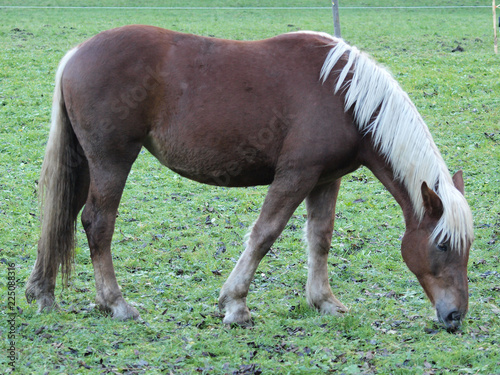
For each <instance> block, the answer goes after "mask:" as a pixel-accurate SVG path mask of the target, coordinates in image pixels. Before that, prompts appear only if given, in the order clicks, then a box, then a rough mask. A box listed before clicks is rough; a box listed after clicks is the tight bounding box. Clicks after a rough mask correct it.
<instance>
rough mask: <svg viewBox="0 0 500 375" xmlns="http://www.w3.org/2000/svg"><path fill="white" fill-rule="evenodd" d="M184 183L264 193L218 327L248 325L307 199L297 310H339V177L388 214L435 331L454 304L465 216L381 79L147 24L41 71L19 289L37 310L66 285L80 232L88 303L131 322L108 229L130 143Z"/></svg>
mask: <svg viewBox="0 0 500 375" xmlns="http://www.w3.org/2000/svg"><path fill="white" fill-rule="evenodd" d="M143 146H144V147H145V148H146V149H148V150H149V151H150V152H151V153H152V154H153V155H154V156H155V157H156V158H157V159H158V160H159V161H160V162H161V163H162V164H164V165H165V166H167V167H169V168H170V169H172V170H173V171H175V172H177V173H178V174H180V175H182V176H184V177H187V178H190V179H192V180H195V181H198V182H202V183H206V184H213V185H222V186H228V187H241V186H256V185H270V186H269V190H268V193H267V196H266V198H265V200H264V204H263V206H262V209H261V212H260V215H259V217H258V219H257V221H256V222H255V224H254V226H253V228H252V230H251V234H250V236H249V240H248V243H247V244H246V249H245V251H244V252H243V253H242V255H241V257H240V259H239V260H238V262H237V264H236V266H235V267H234V269H233V271H232V272H231V274H230V275H229V278H228V279H227V281H226V282H225V284H224V285H223V287H222V290H221V292H220V297H219V306H220V308H221V309H223V310H225V317H224V320H223V321H224V323H233V322H235V323H245V322H248V321H249V320H250V319H251V317H250V311H249V309H248V307H247V305H246V297H247V294H248V289H249V285H250V283H251V281H252V278H253V276H254V273H255V271H256V269H257V266H258V264H259V262H260V261H261V259H262V258H263V257H264V255H265V254H266V253H267V252H268V250H269V248H270V247H271V245H272V244H273V242H274V241H275V240H276V238H277V237H278V236H279V234H280V233H281V231H282V230H283V228H284V227H285V225H286V223H287V221H288V220H289V218H290V216H291V215H292V214H293V212H294V211H295V209H296V208H297V206H298V205H299V204H300V203H301V202H302V201H304V200H305V201H306V206H307V230H306V237H307V242H308V250H309V251H308V278H307V285H306V297H307V301H308V303H309V305H310V306H312V307H314V308H316V309H317V310H319V311H320V312H321V313H324V314H340V313H344V312H346V311H347V309H346V307H345V306H344V305H343V304H342V303H341V302H340V301H338V300H337V298H335V296H334V295H333V293H332V290H331V288H330V285H329V282H328V271H327V257H328V251H329V249H330V243H331V237H332V231H333V222H334V218H335V214H334V210H335V203H336V199H337V194H338V191H339V188H340V179H341V177H342V176H344V175H345V174H347V173H350V172H352V171H354V170H356V169H357V168H358V167H360V166H361V165H364V166H366V167H368V168H369V169H370V170H371V171H372V172H373V174H374V175H375V176H376V177H377V178H378V179H379V180H380V181H381V182H382V183H383V184H384V186H385V187H386V188H387V189H388V190H389V192H390V193H391V194H392V195H393V196H394V198H395V199H396V201H397V202H398V203H399V205H400V206H401V208H402V211H403V214H404V218H405V223H406V232H405V234H404V237H403V240H402V244H401V251H402V255H403V259H404V261H405V262H406V264H407V265H408V267H409V268H410V270H411V271H412V272H413V273H414V274H415V275H416V277H417V278H418V280H419V282H420V284H421V285H422V287H423V289H424V291H425V293H426V294H427V296H428V297H429V299H430V300H431V302H432V303H433V305H434V306H435V308H436V312H437V316H438V318H439V320H440V321H442V322H443V323H444V325H445V326H446V327H447V328H448V329H450V330H454V329H456V328H457V327H459V325H460V323H461V320H462V319H463V317H464V315H465V314H466V311H467V308H468V284H467V261H468V257H469V249H470V246H471V243H472V241H473V225H472V215H471V211H470V209H469V206H468V204H467V202H466V200H465V198H464V196H463V193H464V183H463V179H462V173H461V171H459V172H458V173H456V174H455V175H454V176H453V178H452V177H451V175H450V174H449V172H448V169H447V167H446V165H445V163H444V161H443V159H442V157H441V155H440V153H439V151H438V149H437V147H436V145H435V144H434V141H433V139H432V137H431V135H430V133H429V130H428V128H427V126H426V125H425V123H424V121H423V120H422V118H421V116H420V115H419V113H418V112H417V110H416V108H415V107H414V105H413V104H412V102H411V101H410V99H409V97H408V95H407V94H406V93H405V92H404V91H403V90H402V89H401V87H400V86H399V85H398V84H397V82H396V81H395V80H394V79H393V78H392V76H391V75H390V74H389V73H388V72H387V71H386V70H384V69H383V68H381V67H380V66H378V65H377V64H376V63H375V62H374V61H373V60H372V59H371V58H369V57H368V56H367V55H365V54H363V53H361V52H360V51H359V50H357V49H356V48H354V47H350V46H348V45H347V44H346V43H345V42H344V41H342V40H340V39H336V38H333V37H331V36H329V35H327V34H324V33H315V32H298V33H288V34H284V35H280V36H276V37H274V38H270V39H267V40H261V41H231V40H222V39H216V38H208V37H200V36H194V35H189V34H183V33H178V32H173V31H168V30H164V29H160V28H156V27H150V26H126V27H122V28H118V29H113V30H109V31H105V32H102V33H100V34H98V35H97V36H95V37H93V38H91V39H90V40H88V41H86V42H84V43H82V44H81V45H79V46H78V47H76V48H74V49H72V50H71V51H70V52H68V53H67V54H66V56H65V57H64V58H63V60H62V61H61V63H60V66H59V69H58V71H57V75H56V88H55V93H54V102H53V109H52V125H51V130H50V135H49V141H48V144H47V149H46V153H45V158H44V161H43V166H42V172H41V178H40V189H41V196H42V198H43V199H42V200H43V202H42V210H43V211H42V227H41V237H40V240H39V243H38V256H37V259H36V264H35V266H34V269H33V271H32V273H31V276H30V278H29V281H28V284H27V287H26V296H27V299H28V300H29V301H31V300H34V299H36V300H37V301H38V304H39V310H40V311H41V310H43V309H46V308H47V309H50V308H52V307H53V306H54V305H55V298H54V288H55V284H56V276H57V273H58V269H59V267H60V266H61V271H62V274H63V275H64V276H65V279H64V280H63V281H65V282H67V280H68V275H69V274H70V271H71V268H72V263H73V249H74V241H75V239H74V238H75V226H76V219H77V216H78V213H79V212H80V210H81V209H82V208H83V207H85V208H84V209H83V213H82V216H81V220H82V223H83V227H84V229H85V232H86V234H87V238H88V243H89V247H90V255H91V258H92V264H93V266H94V273H95V282H96V291H97V297H96V299H97V304H98V305H99V306H100V308H102V309H104V310H107V311H110V312H111V313H112V314H113V317H114V318H117V319H131V318H132V319H136V318H138V316H139V313H138V311H137V310H136V309H135V308H134V307H132V306H131V305H129V304H128V303H127V302H126V301H125V299H124V298H123V296H122V293H121V291H120V287H119V286H118V283H117V281H116V277H115V272H114V269H113V263H112V258H111V250H110V246H111V239H112V236H113V231H114V226H115V218H116V214H117V209H118V205H119V202H120V198H121V196H122V192H123V189H124V186H125V182H126V180H127V176H128V174H129V171H130V169H131V167H132V164H133V163H134V161H135V160H136V158H137V155H138V154H139V152H140V150H141V149H142V147H143Z"/></svg>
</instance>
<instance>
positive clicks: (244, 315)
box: [222, 306, 252, 327]
mask: <svg viewBox="0 0 500 375" xmlns="http://www.w3.org/2000/svg"><path fill="white" fill-rule="evenodd" d="M222 323H223V324H238V325H241V326H245V327H246V326H249V325H252V316H251V315H250V310H249V309H248V307H246V306H240V307H238V308H237V309H235V310H233V311H226V315H225V316H224V319H223V320H222Z"/></svg>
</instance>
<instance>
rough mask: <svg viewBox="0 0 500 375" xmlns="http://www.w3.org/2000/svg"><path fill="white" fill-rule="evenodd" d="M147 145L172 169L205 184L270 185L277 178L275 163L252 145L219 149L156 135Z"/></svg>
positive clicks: (150, 150) (147, 141) (150, 137)
mask: <svg viewBox="0 0 500 375" xmlns="http://www.w3.org/2000/svg"><path fill="white" fill-rule="evenodd" d="M144 146H145V147H146V148H147V149H148V151H149V152H151V153H152V154H153V155H154V156H155V157H156V158H157V159H158V160H159V161H160V163H162V164H163V165H165V166H166V167H168V168H169V169H171V170H173V171H174V172H176V173H178V174H180V175H181V176H183V177H186V178H189V179H191V180H194V181H198V182H201V183H204V184H209V185H218V186H227V187H243V186H257V185H269V184H270V183H271V182H272V181H273V179H274V167H273V166H272V163H270V161H269V160H267V159H268V158H267V157H266V156H265V155H262V154H260V153H259V151H257V150H256V149H253V148H250V147H247V148H245V147H234V145H229V146H228V147H226V148H222V149H219V148H217V149H216V147H215V146H214V145H210V144H202V143H201V144H197V145H194V146H193V145H190V144H187V143H186V141H185V140H184V141H183V142H181V141H172V140H169V141H164V140H162V139H160V138H159V137H154V136H152V135H150V136H149V137H148V139H146V141H145V143H144Z"/></svg>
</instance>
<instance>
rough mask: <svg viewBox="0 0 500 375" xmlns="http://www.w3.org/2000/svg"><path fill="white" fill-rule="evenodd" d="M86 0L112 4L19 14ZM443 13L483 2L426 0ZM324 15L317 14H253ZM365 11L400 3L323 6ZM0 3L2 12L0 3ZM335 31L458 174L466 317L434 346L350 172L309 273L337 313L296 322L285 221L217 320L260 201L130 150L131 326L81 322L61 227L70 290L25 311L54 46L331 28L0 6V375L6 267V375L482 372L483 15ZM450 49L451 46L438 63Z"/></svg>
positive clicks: (497, 249)
mask: <svg viewBox="0 0 500 375" xmlns="http://www.w3.org/2000/svg"><path fill="white" fill-rule="evenodd" d="M94 3H95V4H97V3H98V4H102V5H106V6H111V5H127V4H128V2H125V1H118V0H117V1H111V0H108V1H106V2H81V1H80V2H79V1H76V0H75V1H65V2H63V1H52V0H46V1H41V0H30V1H28V0H26V1H24V2H23V4H29V5H54V4H56V5H82V4H85V5H95V4H94ZM436 3H437V2H433V1H430V0H429V1H425V2H422V4H427V5H429V4H436ZM457 3H458V5H489V3H488V2H480V1H458V2H452V1H446V2H439V4H442V5H451V4H457ZM485 3H486V4H485ZM141 4H144V5H149V6H155V5H159V6H175V5H177V6H179V5H183V6H185V5H191V6H206V5H207V4H215V5H219V6H223V5H231V6H232V5H238V6H242V5H249V4H250V5H254V2H250V1H238V2H228V1H223V0H220V1H216V2H210V3H209V2H205V1H189V2H179V1H177V2H175V1H155V0H150V1H147V2H143V3H141ZM325 4H326V6H328V5H329V2H326V3H325V2H323V1H299V0H297V1H293V2H285V1H262V2H259V5H271V6H283V5H295V6H301V5H315V6H324V5H325ZM366 4H372V5H379V6H380V5H386V4H387V5H398V4H399V5H401V4H403V5H405V4H406V5H407V3H406V2H402V1H396V0H394V1H389V0H387V1H383V0H378V1H374V2H368V1H361V0H359V1H352V2H350V3H349V4H347V2H343V3H342V4H341V5H366ZM419 4H420V3H419ZM1 5H19V3H18V2H17V1H15V2H14V1H8V0H1V1H0V6H1ZM341 21H342V31H343V36H344V38H345V39H346V40H348V41H349V42H350V43H352V44H354V45H356V46H358V47H359V48H361V49H363V50H365V51H367V52H368V53H370V54H371V55H372V56H374V57H375V58H376V59H377V60H378V61H380V62H381V63H382V64H384V65H385V66H387V67H388V68H389V69H390V70H391V71H392V72H393V74H394V75H395V77H396V78H397V79H398V81H399V82H400V83H401V85H402V86H403V88H404V89H405V90H406V91H407V92H408V93H409V95H410V96H411V98H412V99H413V100H414V102H415V104H416V106H417V107H418V108H419V110H420V112H421V114H422V115H423V117H424V118H425V120H426V121H427V123H428V125H429V128H430V130H431V132H432V133H433V136H434V139H435V141H436V143H437V145H438V147H439V148H440V150H441V152H442V154H443V157H444V159H445V160H446V162H447V164H448V166H449V168H450V171H452V172H454V171H456V170H457V169H459V168H462V169H463V170H464V173H465V182H466V194H467V198H468V201H469V203H470V205H471V208H472V211H473V215H474V220H475V234H476V241H475V242H474V245H473V249H472V252H471V258H470V263H469V279H470V293H471V299H470V312H469V314H468V316H467V318H466V320H465V322H464V325H463V328H462V330H461V331H460V332H458V333H456V334H449V333H447V332H446V331H444V330H442V329H440V328H439V327H438V325H437V324H436V322H435V318H434V315H433V314H434V313H433V311H432V308H431V306H430V303H429V302H428V301H427V300H426V298H425V296H424V293H423V291H422V289H421V287H420V286H419V284H418V282H417V281H416V279H415V277H414V276H413V275H412V274H411V273H410V272H409V271H408V269H407V268H406V266H405V265H404V263H403V261H402V259H401V256H400V254H399V246H400V237H401V235H402V234H403V232H404V222H403V220H402V214H401V211H400V208H399V207H398V206H397V204H396V202H395V201H394V200H393V198H392V197H391V196H390V195H389V194H388V193H387V192H386V191H385V189H384V188H383V186H382V185H381V184H380V183H379V182H378V181H377V180H376V179H375V178H374V177H373V175H372V174H371V173H370V172H369V171H368V170H367V169H365V168H362V169H360V170H359V171H357V172H355V173H353V174H352V175H351V176H347V177H346V178H345V179H344V182H343V188H342V190H341V193H340V197H339V204H338V213H337V221H336V232H335V235H334V238H333V243H332V249H331V256H330V260H329V265H330V275H331V285H332V287H333V288H334V291H335V293H336V294H337V296H338V297H339V299H340V300H341V301H343V302H344V303H345V304H346V305H347V306H349V308H350V312H349V314H347V315H346V316H345V317H342V318H338V317H329V316H320V315H318V314H317V313H316V312H315V311H312V310H311V309H309V308H308V307H307V303H306V301H305V298H304V285H305V281H306V261H305V259H306V257H305V252H304V250H303V247H304V244H303V243H302V242H301V237H302V229H303V227H304V224H305V218H304V214H305V210H304V207H303V206H301V207H300V208H299V209H298V210H297V212H296V213H295V215H294V216H293V218H292V219H291V221H290V223H289V225H288V226H287V229H286V230H285V231H284V232H283V234H282V236H281V237H280V238H279V240H278V241H277V243H276V244H275V245H274V246H273V248H272V250H271V251H270V253H269V255H268V256H267V257H266V258H265V259H264V261H263V262H262V264H261V266H260V267H259V269H258V271H257V274H256V277H255V281H254V282H253V283H252V286H251V290H250V294H249V299H248V303H249V307H250V309H251V311H252V314H253V317H254V321H255V324H254V326H253V327H251V328H241V327H226V326H224V325H222V324H221V316H220V314H219V312H218V310H217V307H216V303H217V297H218V293H219V290H220V287H221V286H222V284H223V282H224V280H225V278H226V277H227V276H228V275H229V272H230V271H231V269H232V267H233V266H234V262H235V261H236V259H237V258H238V256H239V254H240V252H241V251H242V243H243V237H244V235H245V233H246V232H247V228H248V227H249V226H250V225H251V223H252V222H253V221H254V220H255V219H256V218H257V215H258V211H259V209H260V206H261V204H262V201H263V198H264V196H265V192H266V189H265V188H248V189H233V190H230V189H223V188H214V187H208V186H203V185H199V184H196V183H193V182H190V181H187V180H185V179H182V178H180V177H178V176H176V175H175V174H174V173H172V172H170V171H168V170H167V169H165V168H163V167H161V166H160V165H159V163H158V162H157V161H156V160H154V158H153V157H152V156H151V155H149V154H148V153H147V152H144V153H142V154H141V155H140V157H139V160H138V161H137V162H136V164H135V165H134V168H133V171H132V174H131V175H130V178H129V181H128V184H127V187H126V189H125V193H124V196H123V200H122V203H121V206H120V208H119V216H118V219H117V227H116V231H115V236H114V239H113V256H114V261H115V269H116V272H117V276H118V280H119V283H120V284H121V286H122V289H123V293H124V295H125V297H126V298H127V299H128V300H129V301H133V302H134V303H135V304H136V306H137V308H138V309H139V311H140V313H141V316H142V318H143V319H144V321H145V323H137V322H125V323H122V322H116V321H113V320H112V319H110V318H109V317H107V316H105V315H103V314H102V313H100V312H98V311H96V310H95V309H94V308H93V299H94V296H95V288H94V282H93V271H92V266H91V263H90V259H89V250H88V245H87V243H86V241H85V236H84V233H83V230H82V228H81V226H79V228H78V240H79V241H78V247H77V250H76V269H75V273H74V276H73V279H72V281H71V285H70V286H69V288H66V289H65V290H64V291H62V290H61V289H60V287H59V286H58V290H57V291H56V295H57V299H58V301H59V303H60V306H61V311H59V312H56V313H50V314H43V315H39V314H37V313H36V307H35V306H34V305H28V304H27V303H26V301H25V299H24V284H25V282H26V279H27V277H28V276H29V273H30V270H31V268H32V266H33V264H34V261H35V257H36V243H37V240H38V235H39V221H38V217H39V212H38V207H37V197H36V188H37V179H38V176H39V171H40V166H41V161H42V158H43V152H44V146H45V143H46V139H47V135H48V123H49V116H50V106H51V95H52V90H53V81H54V73H55V69H56V67H57V64H58V61H59V60H60V58H61V57H62V56H63V55H64V53H65V52H66V51H67V50H68V49H69V48H71V47H72V46H74V45H76V44H77V43H79V42H81V41H83V40H85V39H86V38H88V37H90V36H92V35H94V34H96V33H97V32H99V31H102V30H105V29H108V28H111V27H115V26H119V25H124V24H130V23H143V24H153V25H158V26H162V27H167V28H171V29H175V30H180V31H185V32H191V33H197V34H202V35H214V36H217V37H224V38H236V39H258V38H264V37H268V36H272V35H275V34H279V33H283V32H287V31H292V30H298V29H312V30H318V31H327V32H332V30H333V26H332V23H331V12H330V11H328V10H300V11H297V10H279V11H278V10H272V11H271V10H266V11H263V10H215V11H209V10H197V11H186V10H168V11H166V10H165V11H163V10H162V11H154V10H140V11H133V10H93V9H92V10H90V9H87V10H64V9H2V8H0V51H1V53H0V295H1V298H0V301H1V302H0V304H1V305H2V309H1V310H2V311H0V332H1V336H2V340H1V345H0V372H1V373H9V371H10V370H9V368H8V366H7V363H8V361H9V360H8V358H7V355H8V353H7V349H8V346H9V343H8V341H7V339H6V337H7V332H8V324H7V319H8V316H7V312H8V311H7V310H6V308H7V292H8V290H7V288H8V284H7V283H8V270H7V264H8V263H11V262H12V263H15V265H16V271H15V272H16V279H17V289H16V306H17V309H16V311H17V315H16V334H15V335H16V349H17V352H16V353H17V354H16V355H17V358H16V366H17V371H18V373H22V374H30V373H33V374H44V373H48V374H59V373H67V374H78V373H123V374H125V373H128V374H142V373H148V374H151V373H153V374H154V373H174V374H186V373H210V374H212V373H241V374H242V373H259V371H262V372H263V373H291V374H296V373H326V372H332V373H333V372H339V373H345V374H360V373H362V374H388V373H391V374H422V373H428V374H431V373H436V374H443V373H444V374H446V373H450V374H457V373H460V374H469V373H474V374H475V373H478V374H498V373H499V372H500V354H499V352H498V345H499V342H500V297H499V290H500V261H499V257H500V245H499V243H500V242H499V241H500V239H499V236H500V234H499V233H500V197H499V190H500V177H499V176H500V151H499V142H500V103H499V99H498V98H499V97H500V81H499V79H498V77H500V61H499V59H500V57H499V56H495V55H494V54H493V45H492V30H491V10H489V9H472V10H471V9H447V10H437V9H431V10H422V9H421V10H387V9H372V10H354V9H345V10H342V12H341ZM458 44H460V45H461V46H462V47H463V49H464V51H463V52H455V53H453V52H452V50H453V49H454V48H455V47H456V46H457V45H458ZM360 199H363V200H364V202H359V200H360ZM358 202H359V203H358ZM207 218H208V220H207Z"/></svg>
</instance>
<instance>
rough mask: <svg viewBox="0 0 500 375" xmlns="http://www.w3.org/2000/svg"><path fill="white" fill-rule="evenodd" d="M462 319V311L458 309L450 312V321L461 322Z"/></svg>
mask: <svg viewBox="0 0 500 375" xmlns="http://www.w3.org/2000/svg"><path fill="white" fill-rule="evenodd" d="M460 320H462V314H460V312H458V311H456V310H455V311H452V312H451V313H449V314H448V321H449V322H453V321H455V322H457V321H458V322H459V321H460Z"/></svg>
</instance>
